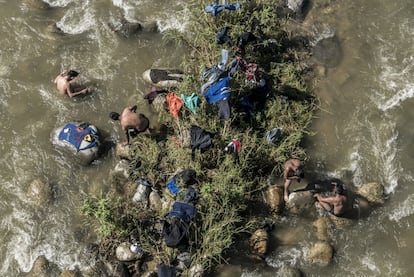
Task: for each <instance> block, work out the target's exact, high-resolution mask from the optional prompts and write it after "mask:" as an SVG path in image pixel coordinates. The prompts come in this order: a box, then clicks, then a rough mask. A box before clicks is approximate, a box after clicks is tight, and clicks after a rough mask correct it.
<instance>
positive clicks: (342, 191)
mask: <svg viewBox="0 0 414 277" xmlns="http://www.w3.org/2000/svg"><path fill="white" fill-rule="evenodd" d="M333 191H334V193H336V194H339V195H344V194H345V189H344V187H343V186H342V185H340V184H336V183H335V187H334V190H333Z"/></svg>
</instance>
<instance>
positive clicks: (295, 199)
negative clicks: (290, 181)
mask: <svg viewBox="0 0 414 277" xmlns="http://www.w3.org/2000/svg"><path fill="white" fill-rule="evenodd" d="M314 203H315V198H314V197H313V194H312V192H310V191H300V192H292V193H291V194H289V200H288V201H287V202H286V209H288V211H289V212H290V213H292V214H302V213H304V212H309V211H310V210H311V209H313V207H314Z"/></svg>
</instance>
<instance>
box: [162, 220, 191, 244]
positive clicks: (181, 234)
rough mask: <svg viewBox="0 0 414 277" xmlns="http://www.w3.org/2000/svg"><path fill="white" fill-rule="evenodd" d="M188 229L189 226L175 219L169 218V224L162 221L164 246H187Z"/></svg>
mask: <svg viewBox="0 0 414 277" xmlns="http://www.w3.org/2000/svg"><path fill="white" fill-rule="evenodd" d="M189 229H190V225H189V224H188V223H186V222H185V221H184V220H182V219H180V218H177V217H173V218H171V223H170V222H168V221H167V220H166V221H164V226H163V230H162V232H163V235H164V241H165V244H166V245H167V246H168V247H172V248H175V247H178V246H180V245H187V244H188V240H189V237H190V232H189Z"/></svg>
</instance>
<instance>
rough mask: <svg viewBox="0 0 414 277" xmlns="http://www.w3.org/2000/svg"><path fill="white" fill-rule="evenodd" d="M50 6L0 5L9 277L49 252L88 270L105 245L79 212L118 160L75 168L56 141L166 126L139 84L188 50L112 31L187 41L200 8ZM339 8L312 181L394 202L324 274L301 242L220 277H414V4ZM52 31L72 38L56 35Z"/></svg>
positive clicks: (156, 2) (402, 0) (0, 161)
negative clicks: (33, 186)
mask: <svg viewBox="0 0 414 277" xmlns="http://www.w3.org/2000/svg"><path fill="white" fill-rule="evenodd" d="M46 2H48V3H49V4H50V5H51V6H53V7H54V8H53V9H48V10H43V9H36V8H33V7H31V6H30V5H27V4H26V2H25V1H8V0H0V24H1V25H0V26H1V27H0V36H1V40H0V122H1V128H0V154H1V155H0V181H1V182H0V196H1V200H0V218H1V225H0V236H1V240H2V245H3V247H2V249H3V251H2V252H1V253H0V276H16V275H18V274H19V273H21V272H26V271H29V270H30V268H31V266H32V264H33V261H34V260H35V259H36V257H38V256H39V255H45V256H46V258H48V259H49V260H50V261H52V262H54V263H56V264H57V265H58V266H60V267H61V268H63V269H74V268H80V269H87V268H88V266H89V264H88V263H85V261H87V259H88V257H87V251H86V250H87V245H88V243H90V242H94V241H95V237H94V236H93V235H91V232H90V230H89V229H88V227H87V226H84V224H83V222H82V220H81V219H80V217H79V213H78V207H79V205H80V203H81V199H82V196H83V195H84V194H86V193H90V192H94V193H97V192H101V191H102V192H104V191H105V190H106V188H107V187H108V183H107V182H108V181H107V177H108V172H109V171H110V170H111V168H113V167H114V165H115V163H116V159H115V157H114V153H113V152H112V151H110V152H109V153H107V154H106V155H104V156H103V157H102V158H100V159H99V160H98V161H96V162H95V163H94V164H93V165H92V166H89V167H81V166H77V165H76V163H75V162H74V161H73V160H72V159H71V158H70V157H66V156H65V155H63V153H62V152H60V151H59V150H58V149H56V148H55V147H54V146H53V145H52V144H51V132H52V130H53V129H54V128H56V127H58V126H61V125H62V124H64V123H65V122H68V121H73V120H87V121H89V122H91V123H93V124H95V125H96V126H97V127H98V128H99V129H100V130H103V131H104V133H105V135H106V139H107V140H111V141H119V140H122V139H123V137H122V134H121V132H120V130H119V129H120V128H119V125H118V124H115V123H114V122H111V120H110V119H109V117H108V114H109V112H111V111H118V112H119V111H121V110H122V109H123V108H124V107H125V106H126V105H130V104H131V103H134V102H139V103H140V109H141V110H143V111H144V112H145V113H146V114H149V116H150V117H152V118H156V117H155V112H154V111H153V110H152V109H151V108H150V107H148V106H147V105H146V104H145V102H143V100H142V95H143V94H144V93H145V92H147V91H148V89H149V86H148V84H146V83H145V82H144V80H143V79H142V73H143V72H144V71H145V70H146V69H148V68H151V67H177V66H178V65H179V63H180V51H178V50H177V49H175V48H174V46H173V45H169V44H165V43H164V42H163V41H162V34H157V33H153V32H147V31H145V30H144V31H143V32H141V33H139V34H138V35H136V36H132V37H129V38H125V37H123V36H122V35H119V34H117V33H114V32H113V31H112V30H111V28H109V26H108V23H109V22H112V21H113V20H116V19H119V18H120V17H122V16H124V17H125V18H127V19H128V20H130V21H139V22H143V23H144V24H150V23H151V22H157V24H158V26H159V28H160V30H161V31H164V30H167V29H171V28H173V29H178V30H180V31H185V26H186V20H187V17H186V14H187V13H186V9H187V8H190V5H189V4H188V3H186V2H187V1H182V2H180V1H175V2H174V5H171V1H166V0H141V1H133V0H112V1H110V0H101V1H92V0H85V1H76V0H47V1H46ZM332 2H333V3H335V5H334V7H335V9H333V10H332V11H330V13H328V14H325V15H324V16H325V19H324V24H323V25H321V26H315V30H316V31H315V38H317V37H318V36H324V34H332V33H334V34H335V36H336V37H337V38H338V39H339V41H340V43H341V48H342V55H343V57H342V60H341V62H340V63H339V64H338V65H336V66H334V67H329V68H327V71H326V76H325V77H324V78H323V79H322V80H321V81H320V82H319V84H318V86H317V89H316V93H317V94H318V96H319V97H320V98H321V109H320V111H319V113H318V116H317V118H316V119H315V121H314V124H313V126H312V129H313V130H314V131H315V132H316V135H315V136H313V137H311V138H310V139H309V142H308V144H309V145H308V149H309V154H310V160H309V162H308V163H307V170H308V171H310V170H312V171H314V172H317V173H318V174H321V175H328V176H332V177H337V178H341V179H343V180H344V181H345V182H347V183H349V184H352V185H353V186H355V187H358V186H360V185H361V184H363V183H367V182H373V181H375V182H380V183H382V184H384V186H385V188H386V192H387V201H386V203H385V204H384V206H382V207H380V208H378V209H376V210H375V211H373V212H372V213H371V214H370V216H369V217H368V218H363V219H360V220H358V222H357V223H356V224H355V225H353V226H352V228H349V229H346V230H341V231H338V232H337V233H335V234H334V236H333V240H334V242H333V244H334V247H335V251H336V252H335V258H334V261H333V264H332V265H330V266H329V267H328V268H317V267H311V266H307V265H305V264H303V256H304V253H305V250H306V247H308V245H307V244H306V243H301V242H298V243H297V244H296V245H294V246H292V247H280V248H276V249H275V251H273V252H272V253H269V255H268V257H267V258H266V263H267V268H266V269H264V270H262V269H255V268H254V267H253V268H252V266H251V265H243V264H242V265H239V266H238V267H237V270H236V269H231V270H229V271H227V270H226V272H227V273H226V272H222V273H218V274H220V275H221V276H237V275H242V276H269V272H270V275H271V272H272V269H274V271H276V270H277V269H278V268H279V267H280V266H281V265H282V264H290V265H292V266H295V267H298V268H303V269H304V272H306V273H307V275H306V276H413V275H414V265H413V263H412V260H411V259H412V258H411V257H412V256H413V254H414V237H413V236H412V227H411V225H412V224H414V217H413V213H414V196H413V193H414V188H413V186H412V183H413V177H412V176H413V168H414V167H413V165H414V158H413V157H412V155H411V153H412V151H413V148H412V145H411V141H412V139H413V136H414V131H413V130H414V126H413V125H414V112H413V110H410V108H409V107H410V105H412V104H413V99H414V82H413V80H412V79H413V78H412V77H413V75H414V66H413V61H414V56H413V53H414V20H413V18H414V5H413V3H412V1H409V0H397V1H388V0H366V1H356V0H352V1H332ZM191 8H194V7H191ZM200 8H202V7H200ZM310 13H311V14H310V15H309V16H314V17H315V16H317V15H315V14H312V11H311V12H310ZM54 23H56V25H57V26H58V27H59V28H60V29H61V30H63V31H64V33H65V35H59V34H55V33H52V32H51V31H50V30H51V28H50V25H51V24H54ZM69 68H73V69H77V70H79V71H80V72H81V77H82V78H87V79H90V80H94V82H95V83H96V89H95V92H94V93H93V94H91V95H89V96H87V97H85V98H80V99H68V98H65V97H62V96H60V95H58V94H57V93H56V88H55V86H54V84H53V80H54V78H55V77H56V75H57V74H58V73H59V72H61V71H62V70H64V69H69ZM38 177H43V178H46V179H47V180H48V181H49V182H50V183H51V184H52V187H53V202H52V203H50V205H47V206H46V207H43V208H36V207H34V206H33V205H32V204H31V202H30V201H28V199H27V196H26V191H27V188H28V186H29V184H30V182H31V181H32V180H34V179H36V178H38ZM289 224H291V225H295V224H296V225H300V222H290V223H289ZM228 272H230V273H228Z"/></svg>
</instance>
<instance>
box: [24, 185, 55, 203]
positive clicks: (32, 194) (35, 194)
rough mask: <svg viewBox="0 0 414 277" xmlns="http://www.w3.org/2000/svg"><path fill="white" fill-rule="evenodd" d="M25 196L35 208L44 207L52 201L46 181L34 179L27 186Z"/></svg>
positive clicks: (49, 187)
mask: <svg viewBox="0 0 414 277" xmlns="http://www.w3.org/2000/svg"><path fill="white" fill-rule="evenodd" d="M27 196H28V198H29V199H30V200H31V201H32V202H33V203H34V204H35V205H36V206H45V205H47V204H49V203H50V202H51V199H52V188H51V185H50V184H49V182H47V181H46V180H42V179H35V180H33V182H31V183H30V185H29V188H28V190H27Z"/></svg>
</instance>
